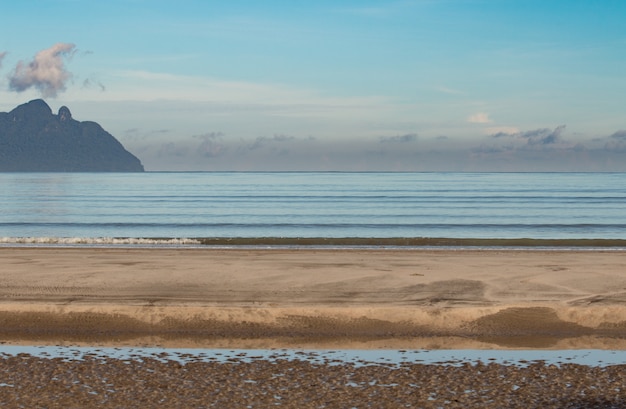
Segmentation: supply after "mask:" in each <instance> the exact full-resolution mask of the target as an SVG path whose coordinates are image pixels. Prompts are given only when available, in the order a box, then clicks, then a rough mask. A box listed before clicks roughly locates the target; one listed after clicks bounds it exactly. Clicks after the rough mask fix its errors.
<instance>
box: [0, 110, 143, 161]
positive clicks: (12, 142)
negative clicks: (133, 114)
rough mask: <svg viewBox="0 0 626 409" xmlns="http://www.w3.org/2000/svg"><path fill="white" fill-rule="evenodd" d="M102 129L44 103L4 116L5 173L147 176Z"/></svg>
mask: <svg viewBox="0 0 626 409" xmlns="http://www.w3.org/2000/svg"><path fill="white" fill-rule="evenodd" d="M143 170H144V169H143V165H142V164H141V162H140V161H139V159H137V157H135V156H134V155H133V154H132V153H130V152H128V151H127V150H126V149H124V147H123V146H122V144H121V143H119V142H118V141H117V139H115V138H114V137H113V136H112V135H111V134H109V133H108V132H107V131H105V130H104V129H102V127H101V126H100V125H98V124H97V123H95V122H91V121H84V122H79V121H76V120H75V119H73V118H72V114H71V112H70V110H69V109H68V108H67V107H65V106H63V107H61V108H60V109H59V113H58V114H57V115H55V114H53V113H52V110H51V109H50V107H49V106H48V104H46V103H45V102H44V101H43V100H41V99H35V100H33V101H30V102H27V103H26V104H22V105H20V106H18V107H16V108H15V109H13V110H12V111H11V112H0V172H143Z"/></svg>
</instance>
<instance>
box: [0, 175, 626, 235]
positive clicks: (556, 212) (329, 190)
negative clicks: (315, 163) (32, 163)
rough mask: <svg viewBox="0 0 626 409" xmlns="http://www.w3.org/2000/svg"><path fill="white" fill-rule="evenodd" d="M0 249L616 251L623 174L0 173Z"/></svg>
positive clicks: (622, 217) (625, 225) (622, 225)
mask: <svg viewBox="0 0 626 409" xmlns="http://www.w3.org/2000/svg"><path fill="white" fill-rule="evenodd" d="M0 192H1V195H0V238H2V240H3V241H4V242H5V243H7V242H12V241H15V239H16V238H21V239H24V238H40V239H41V238H47V239H48V240H52V239H55V238H84V239H85V238H87V239H89V238H91V239H93V238H114V237H129V238H259V237H285V238H344V237H357V238H416V237H430V238H499V239H500V238H502V239H506V238H534V239H619V240H624V239H626V174H623V173H333V172H331V173H325V172H293V173H282V172H281V173H256V172H255V173H236V172H235V173H233V172H225V173H220V172H207V173H184V172H183V173H179V172H176V173H159V172H149V173H0Z"/></svg>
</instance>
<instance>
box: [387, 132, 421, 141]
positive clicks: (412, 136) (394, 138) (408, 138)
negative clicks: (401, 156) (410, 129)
mask: <svg viewBox="0 0 626 409" xmlns="http://www.w3.org/2000/svg"><path fill="white" fill-rule="evenodd" d="M379 141H380V143H408V142H415V141H417V134H416V133H409V134H405V135H396V136H381V137H380V138H379Z"/></svg>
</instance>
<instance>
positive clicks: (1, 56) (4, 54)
mask: <svg viewBox="0 0 626 409" xmlns="http://www.w3.org/2000/svg"><path fill="white" fill-rule="evenodd" d="M6 56H7V52H6V51H3V52H1V53H0V68H2V60H4V57H6Z"/></svg>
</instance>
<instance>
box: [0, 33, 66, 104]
mask: <svg viewBox="0 0 626 409" xmlns="http://www.w3.org/2000/svg"><path fill="white" fill-rule="evenodd" d="M75 47H76V46H75V45H74V44H69V43H57V44H55V45H53V46H52V47H50V48H47V49H45V50H42V51H39V52H38V53H37V54H36V55H35V58H34V59H33V60H32V61H30V62H28V63H25V62H23V61H19V62H18V63H17V65H16V66H15V70H14V71H13V73H12V74H11V75H9V88H10V89H11V90H12V91H16V92H23V91H26V90H27V89H29V88H31V87H34V88H36V89H37V90H39V92H40V93H41V95H42V96H43V97H44V98H46V97H52V98H54V97H56V96H57V94H58V93H59V92H62V91H65V89H66V85H67V82H68V81H70V79H71V78H72V73H71V72H69V71H68V70H67V69H66V68H65V59H66V58H69V57H71V56H72V55H74V53H75V52H76V49H75Z"/></svg>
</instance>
